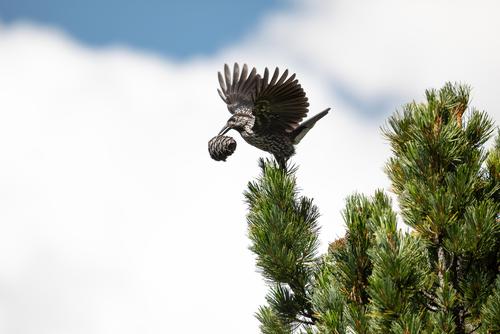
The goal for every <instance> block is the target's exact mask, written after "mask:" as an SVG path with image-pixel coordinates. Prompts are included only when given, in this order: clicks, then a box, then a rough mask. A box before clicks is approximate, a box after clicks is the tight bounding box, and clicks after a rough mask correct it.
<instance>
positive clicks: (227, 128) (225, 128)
mask: <svg viewBox="0 0 500 334" xmlns="http://www.w3.org/2000/svg"><path fill="white" fill-rule="evenodd" d="M229 130H231V128H230V127H229V126H227V124H226V125H225V126H224V127H223V128H222V130H220V132H219V136H222V135H224V134H225V133H226V132H228V131H229Z"/></svg>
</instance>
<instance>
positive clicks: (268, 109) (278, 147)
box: [217, 63, 330, 169]
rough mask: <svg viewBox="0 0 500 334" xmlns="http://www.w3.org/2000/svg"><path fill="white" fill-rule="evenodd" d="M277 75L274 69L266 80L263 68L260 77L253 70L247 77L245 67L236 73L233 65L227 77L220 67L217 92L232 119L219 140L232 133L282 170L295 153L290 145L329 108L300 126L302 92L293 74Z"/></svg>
mask: <svg viewBox="0 0 500 334" xmlns="http://www.w3.org/2000/svg"><path fill="white" fill-rule="evenodd" d="M279 72H280V71H279V69H278V68H276V69H275V70H274V73H273V75H272V76H270V74H269V70H268V69H267V68H266V69H265V70H264V75H263V76H260V75H259V74H257V71H256V69H255V68H252V70H251V71H250V73H249V71H248V66H247V65H246V64H244V65H243V68H242V70H241V72H240V67H239V65H238V64H237V63H235V64H234V67H233V71H232V73H231V70H230V68H229V66H228V65H227V64H225V65H224V75H223V74H222V73H220V72H219V73H218V78H219V84H220V88H221V89H217V91H218V92H219V95H220V97H221V98H222V100H223V101H224V102H225V103H226V104H227V109H228V110H229V112H230V113H231V114H232V116H231V117H230V118H229V120H228V121H227V123H226V125H225V126H224V128H223V129H222V130H221V131H220V132H219V136H224V134H226V132H228V131H229V130H231V129H234V130H236V131H238V132H239V133H240V135H241V137H242V138H243V139H244V140H245V141H246V142H247V143H249V144H250V145H253V146H255V147H257V148H259V149H261V150H264V151H266V152H269V153H271V154H273V155H274V157H275V159H276V161H277V162H278V164H279V166H280V167H281V168H283V169H286V162H287V161H288V159H289V158H290V157H291V156H292V155H293V154H294V153H295V147H294V145H297V144H298V143H299V142H300V141H301V140H302V138H304V136H305V135H306V133H307V132H308V131H309V130H311V128H312V127H313V126H314V125H315V124H316V122H317V121H318V120H320V119H321V118H322V117H324V116H325V115H326V114H327V113H328V111H329V110H330V108H328V109H325V110H323V111H322V112H320V113H319V114H317V115H315V116H313V117H311V118H309V119H308V120H306V121H304V122H302V120H303V119H304V117H306V115H307V112H308V107H309V103H308V102H307V97H306V94H305V92H304V89H302V87H301V85H300V84H299V82H298V80H297V79H296V78H295V74H292V75H291V76H288V70H285V71H284V72H283V74H281V76H280V73H279ZM221 138H222V137H221ZM233 151H234V149H233ZM231 153H232V152H231ZM231 153H229V154H231Z"/></svg>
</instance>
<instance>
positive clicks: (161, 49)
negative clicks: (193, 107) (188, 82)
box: [0, 0, 288, 59]
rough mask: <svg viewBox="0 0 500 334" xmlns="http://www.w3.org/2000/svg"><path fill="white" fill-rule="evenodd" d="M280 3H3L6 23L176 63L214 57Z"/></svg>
mask: <svg viewBox="0 0 500 334" xmlns="http://www.w3.org/2000/svg"><path fill="white" fill-rule="evenodd" d="M287 5H288V4H286V3H285V2H284V1H279V0H253V1H232V0H213V1H205V0H185V1H180V0H179V1H172V0H170V1H168V0H167V1H161V0H148V1H140V0H129V1H120V0H87V1H76V0H43V1H40V0H2V1H0V18H1V20H2V21H3V22H4V23H5V22H6V23H11V22H16V21H32V22H36V23H41V24H44V25H52V26H55V27H58V28H62V29H63V30H64V31H66V32H67V33H69V34H71V35H72V36H73V37H76V38H77V39H78V40H80V41H82V42H84V43H87V44H88V45H91V46H105V45H110V44H112V45H113V44H120V45H128V46H132V47H135V48H140V49H144V50H149V51H154V52H158V53H161V54H163V55H166V56H169V57H174V58H176V59H179V58H183V57H186V56H191V55H200V54H211V53H213V52H214V51H217V50H218V49H220V48H221V47H224V46H226V45H229V44H231V43H234V42H236V41H238V40H239V39H240V38H241V37H242V36H244V35H245V34H246V33H248V32H249V31H251V29H252V28H253V27H255V25H256V24H257V23H258V21H259V19H260V18H262V16H263V15H265V14H266V13H268V12H270V11H275V10H283V9H284V8H285V7H286V6H287Z"/></svg>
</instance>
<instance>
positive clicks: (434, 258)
mask: <svg viewBox="0 0 500 334" xmlns="http://www.w3.org/2000/svg"><path fill="white" fill-rule="evenodd" d="M469 95H470V89H469V88H468V87H467V86H464V85H458V84H449V83H448V84H446V85H445V86H444V87H443V88H442V89H440V90H428V91H427V92H426V101H425V102H424V103H416V102H412V103H409V104H407V105H405V106H404V107H403V108H402V110H401V111H399V112H396V113H395V114H394V115H393V116H392V117H390V118H389V120H388V122H387V125H386V126H385V127H384V129H383V133H384V135H385V137H386V138H387V139H388V141H389V143H390V145H391V148H392V151H393V156H392V157H391V158H390V159H389V161H388V163H387V165H386V172H387V175H388V177H389V178H390V180H391V182H392V191H393V192H394V193H395V195H396V196H397V198H398V203H399V207H400V212H401V214H400V221H401V222H402V223H404V225H406V226H407V227H408V231H407V232H403V231H404V230H406V229H405V228H401V227H403V226H404V225H402V224H400V225H401V226H400V227H399V228H398V216H397V215H396V213H395V212H394V211H393V205H392V203H391V201H390V199H389V198H388V196H387V195H386V194H384V192H383V191H377V192H376V193H375V194H374V195H373V196H372V197H367V196H365V195H362V194H354V195H352V196H350V197H349V198H348V199H347V203H346V207H345V209H344V211H343V219H344V223H345V226H346V234H345V236H344V237H343V238H340V239H338V240H336V241H334V242H332V243H331V244H330V247H329V250H328V252H327V254H324V255H322V256H319V255H318V254H317V249H318V233H319V228H318V216H319V213H318V209H317V207H316V206H315V205H313V203H312V200H311V199H308V198H305V197H301V196H299V193H298V190H297V184H296V179H295V171H296V169H295V168H291V169H290V170H283V169H281V168H279V166H277V165H276V164H275V163H274V162H273V161H270V160H261V162H260V165H261V169H262V174H261V176H260V177H259V178H258V179H257V180H256V181H255V182H252V183H250V184H249V186H248V190H247V191H246V193H245V196H246V200H247V203H248V205H249V213H248V216H247V221H248V233H249V237H250V240H251V242H252V244H251V250H252V251H253V252H254V253H255V254H256V256H257V267H258V268H259V270H260V271H261V272H262V274H263V276H264V278H265V279H266V281H267V282H268V284H269V287H270V290H269V293H268V296H267V305H266V306H263V307H261V308H260V309H259V311H258V313H257V318H258V319H259V321H260V323H261V331H262V333H401V334H403V333H405V334H407V333H408V334H409V333H412V334H413V333H436V334H437V333H457V334H465V333H467V334H468V333H500V215H499V212H500V182H499V181H500V136H499V134H498V133H497V137H496V142H495V144H494V145H493V147H492V148H491V149H490V150H489V151H487V150H486V149H485V144H486V142H487V141H488V139H489V138H490V136H491V134H492V132H493V129H494V126H493V123H492V121H491V120H490V119H489V117H488V116H487V114H486V113H484V112H480V111H478V110H476V109H474V108H472V107H470V106H469Z"/></svg>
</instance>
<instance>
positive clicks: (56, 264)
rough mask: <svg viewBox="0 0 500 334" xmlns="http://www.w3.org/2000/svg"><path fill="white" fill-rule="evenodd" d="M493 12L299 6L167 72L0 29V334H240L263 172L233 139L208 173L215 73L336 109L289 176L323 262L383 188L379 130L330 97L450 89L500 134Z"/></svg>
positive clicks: (45, 34)
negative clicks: (346, 210)
mask: <svg viewBox="0 0 500 334" xmlns="http://www.w3.org/2000/svg"><path fill="white" fill-rule="evenodd" d="M496 12H498V5H496V3H495V2H493V1H491V2H486V1H485V2H474V3H470V4H469V3H468V2H460V1H453V2H451V1H432V2H431V1H420V2H418V3H417V2H405V1H373V2H370V3H366V2H364V3H363V5H360V4H359V3H358V2H352V1H336V2H332V3H330V2H326V1H319V0H317V1H309V2H304V3H302V2H298V3H297V4H296V8H295V10H293V11H290V12H287V13H277V14H273V15H271V16H269V17H268V18H267V19H266V20H264V21H263V22H262V24H261V26H260V27H259V29H258V30H257V31H256V32H254V34H253V35H252V36H249V37H248V38H247V39H246V40H244V41H242V42H241V43H239V44H238V45H234V46H231V47H230V48H228V49H226V50H221V51H220V53H219V54H218V55H216V56H214V57H210V58H197V59H193V60H190V61H187V62H185V63H181V64H179V63H174V62H172V61H170V60H168V59H161V58H157V57H154V56H151V55H145V54H141V53H139V52H137V51H131V50H126V49H110V50H100V51H96V50H91V49H88V48H85V47H83V46H80V45H78V44H76V43H75V42H73V41H71V40H70V39H69V38H67V37H66V36H64V35H63V34H61V33H59V32H57V31H53V30H47V29H45V28H41V27H34V26H31V25H19V26H12V27H5V26H0V143H1V144H0V221H1V223H0V224H1V227H2V233H0V249H1V251H0V331H2V332H4V333H14V332H15V333H35V332H36V333H113V332H122V333H137V332H141V333H157V332H178V331H182V332H188V333H198V332H202V331H203V332H207V331H208V332H215V331H216V332H221V333H234V332H237V333H255V332H256V331H257V322H256V320H255V319H254V318H253V312H254V311H255V310H256V309H257V306H258V305H259V304H261V303H263V300H264V295H265V287H264V285H263V283H262V280H261V278H260V276H259V275H258V274H257V273H255V267H254V260H253V257H252V255H251V254H250V252H249V251H248V250H247V246H248V240H247V238H246V223H245V218H244V215H245V205H244V203H243V196H242V191H243V190H244V189H245V186H246V183H247V181H248V180H250V179H251V178H253V177H255V176H256V175H257V174H258V172H259V171H258V168H257V165H256V160H257V157H258V156H260V155H262V154H261V152H259V151H257V150H256V149H254V148H252V147H249V146H248V145H246V144H245V143H244V142H243V141H242V140H241V138H239V136H237V135H236V134H235V137H236V139H237V141H238V148H237V150H236V153H235V154H234V156H231V157H230V158H229V159H228V162H226V163H217V162H214V161H212V160H210V159H209V157H208V153H207V149H206V143H207V141H208V139H209V138H211V137H212V136H213V135H215V134H216V132H217V131H218V130H219V128H220V127H221V126H222V125H223V124H224V122H225V120H226V118H227V117H228V114H227V112H226V111H225V107H224V106H223V104H222V102H221V101H220V99H219V97H218V96H217V94H216V92H215V88H216V85H217V80H216V75H215V73H216V71H218V70H220V69H221V65H222V64H223V63H224V62H233V61H235V60H236V61H245V62H248V63H249V64H255V65H256V66H258V67H259V69H262V68H263V67H264V66H274V65H280V66H287V67H289V68H290V69H291V70H292V71H296V72H297V74H298V77H299V79H301V82H302V83H303V86H304V87H305V88H306V90H307V92H308V96H309V98H310V101H311V113H315V112H319V111H320V110H321V109H323V108H324V107H327V106H331V107H333V109H334V111H333V112H332V113H331V114H330V115H329V116H328V117H326V118H325V119H323V120H322V121H321V122H320V123H318V125H317V127H316V128H315V129H314V130H313V131H311V132H310V133H309V134H308V136H307V137H306V138H305V139H304V141H303V142H302V143H301V144H300V145H299V147H298V153H297V155H296V157H295V159H294V160H295V162H297V163H298V164H299V165H300V170H299V174H298V176H299V183H300V185H301V187H302V188H303V189H304V194H305V195H308V196H312V197H314V198H315V200H316V203H317V204H318V205H319V207H320V210H321V212H322V214H323V216H322V218H321V224H322V226H323V231H322V240H323V242H324V245H323V249H324V248H325V247H324V246H325V245H326V242H327V241H329V240H332V239H334V238H335V236H336V235H339V234H340V233H342V219H341V216H340V213H339V211H340V210H341V209H342V207H343V203H344V198H345V197H346V196H348V195H349V194H351V193H352V192H353V191H361V192H367V193H372V192H373V190H374V189H376V188H378V187H387V185H388V181H387V180H386V178H385V176H384V174H383V172H382V168H383V164H384V161H385V160H386V158H387V156H388V154H389V148H388V146H387V144H386V143H385V142H384V140H383V139H382V137H381V135H380V131H379V126H380V125H381V124H380V123H381V121H382V120H383V116H381V115H379V116H378V117H376V118H375V120H376V121H374V119H373V118H370V119H367V118H364V117H363V113H361V112H360V111H359V110H355V109H354V108H353V106H352V105H350V104H349V101H347V100H345V99H344V98H342V97H341V96H340V95H338V94H337V91H335V90H334V89H333V87H332V83H333V84H334V85H335V84H338V85H339V86H343V87H347V89H349V90H350V91H351V92H352V94H353V95H354V96H357V97H359V98H360V99H371V98H377V97H378V96H389V97H396V98H395V99H396V100H398V101H401V103H403V102H406V101H408V100H411V99H420V98H421V97H422V95H423V90H424V89H425V88H428V87H432V86H433V87H439V86H441V85H442V84H443V83H444V82H445V81H447V80H460V81H464V82H468V83H470V84H472V85H473V86H474V88H475V90H474V97H475V98H474V104H475V105H476V106H477V107H479V108H480V109H486V110H487V111H489V112H490V114H491V115H492V116H493V117H494V118H495V119H496V120H498V119H499V118H500V114H499V110H500V108H499V107H500V100H499V98H498V94H495V90H496V87H495V86H494V85H495V83H496V81H498V79H500V68H499V66H500V65H499V63H498V61H497V59H500V47H499V42H498V40H497V39H496V38H495V37H496V32H498V31H499V28H500V27H499V23H498V22H497V21H495V19H494V15H495V13H496ZM398 106H399V105H397V104H396V105H393V106H391V107H390V108H389V110H383V111H382V112H383V113H384V114H383V115H384V116H386V115H388V114H390V113H391V112H392V111H393V110H394V109H395V108H397V107H398ZM365 114H366V111H365Z"/></svg>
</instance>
